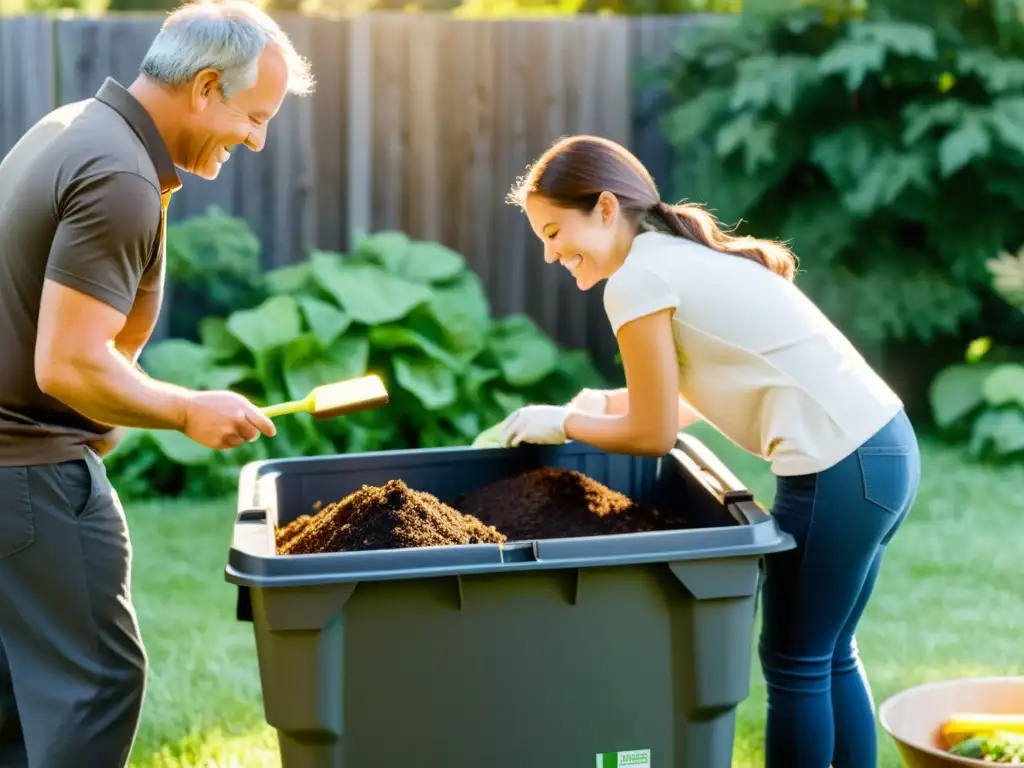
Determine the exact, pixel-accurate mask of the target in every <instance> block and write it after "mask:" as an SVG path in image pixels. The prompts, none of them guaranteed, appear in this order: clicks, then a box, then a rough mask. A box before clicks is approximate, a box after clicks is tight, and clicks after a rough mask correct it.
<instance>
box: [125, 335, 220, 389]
mask: <svg viewBox="0 0 1024 768" xmlns="http://www.w3.org/2000/svg"><path fill="white" fill-rule="evenodd" d="M140 362H141V364H142V368H143V369H144V370H145V371H146V372H147V373H149V375H150V376H152V377H153V378H154V379H157V380H159V381H166V382H168V383H169V384H177V385H178V386H181V387H188V388H189V389H200V388H202V387H203V386H204V377H205V376H206V374H207V372H208V371H209V369H210V368H212V367H213V354H212V353H211V351H210V350H209V349H207V348H206V347H203V346H200V345H199V344H196V343H195V342H194V341H188V340H186V339H165V340H163V341H159V342H157V343H156V344H153V345H152V346H150V347H149V348H148V349H146V351H145V352H144V353H143V355H142V359H141V361H140Z"/></svg>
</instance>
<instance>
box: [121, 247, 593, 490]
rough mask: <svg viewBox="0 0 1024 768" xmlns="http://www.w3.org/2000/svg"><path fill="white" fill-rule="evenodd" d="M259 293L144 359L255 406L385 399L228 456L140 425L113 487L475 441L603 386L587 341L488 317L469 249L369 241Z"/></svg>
mask: <svg viewBox="0 0 1024 768" xmlns="http://www.w3.org/2000/svg"><path fill="white" fill-rule="evenodd" d="M264 290H265V291H266V297H265V298H262V299H261V300H260V301H259V303H257V304H255V305H252V306H248V307H244V308H239V309H236V310H235V311H233V312H231V313H230V314H227V315H225V316H222V315H216V314H213V315H209V316H207V317H205V318H203V320H202V321H201V322H200V324H199V340H198V341H193V340H189V339H181V338H170V339H167V340H165V341H162V342H159V343H156V344H154V345H152V346H151V347H150V348H148V349H147V350H146V351H145V352H144V354H143V356H142V359H141V365H142V367H143V368H144V369H145V370H146V371H147V372H148V373H149V374H150V375H152V376H153V377H154V378H156V379H160V380H164V381H168V382H171V383H174V384H179V385H182V386H185V387H189V388H194V389H231V390H233V391H236V392H239V393H241V394H244V395H245V396H247V397H249V398H250V399H251V400H253V402H255V403H257V404H259V405H268V404H271V403H276V402H281V401H284V400H290V399H298V398H302V397H305V395H306V394H308V393H309V391H310V390H311V389H313V387H315V386H317V385H319V384H325V383H330V382H333V381H337V380H341V379H347V378H352V377H356V376H361V375H363V374H365V373H367V372H374V373H377V374H379V375H380V376H381V377H382V378H383V379H384V381H385V384H386V385H387V387H388V390H389V392H390V395H391V401H390V403H389V404H388V405H387V406H386V407H384V408H382V409H379V410H375V411H368V412H364V413H359V414H355V415H352V416H348V417H345V418H339V419H334V420H330V421H322V422H317V421H315V420H313V418H312V417H310V416H309V415H308V414H298V415H293V416H285V417H281V418H280V419H278V420H276V424H277V427H278V434H277V436H275V437H273V438H262V439H260V440H258V441H257V442H255V443H252V444H249V445H245V446H242V447H239V448H237V449H233V450H230V451H225V452H215V451H211V450H208V449H206V448H203V447H202V446H200V445H198V444H196V443H194V442H192V441H191V440H189V439H188V438H186V437H184V436H183V435H182V434H180V433H177V432H169V431H145V430H136V431H131V432H129V434H128V436H127V437H126V439H125V440H124V441H123V442H122V443H121V445H120V446H119V447H118V448H117V450H116V451H114V453H112V454H111V456H110V457H109V459H108V465H109V467H110V472H111V474H112V475H113V476H114V477H115V481H116V483H117V486H118V489H119V491H121V492H122V493H124V494H127V495H136V496H143V495H151V494H171V495H177V494H184V495H189V496H211V495H217V494H220V493H225V492H231V491H232V490H233V489H234V488H235V486H236V483H237V473H238V469H239V468H240V466H241V465H242V464H244V463H246V462H248V461H251V460H255V459H264V458H277V457H291V456H309V455H313V454H324V453H337V452H360V451H372V450H385V449H398V448H413V447H435V446H445V445H469V444H471V442H472V441H473V439H474V438H476V437H477V435H478V434H479V433H480V432H481V431H482V430H483V429H484V428H486V427H489V426H491V425H492V424H494V423H496V422H498V421H500V420H502V419H504V418H505V416H506V415H508V413H510V412H511V411H512V410H514V409H515V408H518V407H520V406H522V405H525V404H527V403H530V402H564V401H566V400H568V399H569V398H571V397H572V396H573V395H574V394H576V392H578V391H579V389H581V388H582V387H585V386H603V385H604V384H605V382H604V381H603V380H602V377H601V376H600V374H599V373H598V372H597V371H596V370H595V368H594V366H593V363H592V361H591V359H590V356H589V354H588V353H587V352H586V351H584V350H560V349H559V348H558V347H557V346H556V345H555V343H554V342H552V341H551V340H550V339H549V338H548V337H546V336H545V335H544V334H543V333H542V332H541V331H540V330H539V329H538V328H537V326H536V325H535V324H534V323H533V322H532V321H531V320H530V319H529V318H527V317H525V316H523V315H512V316H508V317H505V318H500V319H496V318H492V317H491V314H490V305H489V302H488V300H487V296H486V294H485V292H484V289H483V286H482V284H481V282H480V280H479V278H478V277H477V276H476V274H475V273H474V272H473V271H472V270H471V269H469V268H468V267H467V266H466V263H465V261H464V259H463V258H462V256H460V255H459V254H457V253H455V252H454V251H451V250H449V249H448V248H445V247H444V246H442V245H439V244H436V243H428V242H418V241H414V240H410V239H409V238H407V237H406V236H405V235H404V234H402V233H401V232H381V233H378V234H375V235H372V236H368V237H364V238H362V239H361V240H360V241H359V242H358V243H357V244H356V246H355V248H354V250H353V252H352V253H351V254H348V255H346V256H342V255H340V254H336V253H328V252H314V253H311V254H310V258H309V259H308V260H307V261H305V262H302V263H300V264H296V265H293V266H288V267H284V268H280V269H277V270H274V271H272V272H270V273H268V274H267V275H266V280H265V281H264Z"/></svg>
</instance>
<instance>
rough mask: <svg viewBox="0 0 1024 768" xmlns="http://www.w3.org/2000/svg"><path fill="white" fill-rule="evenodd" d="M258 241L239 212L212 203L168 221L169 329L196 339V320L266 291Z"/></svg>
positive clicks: (252, 299) (253, 299)
mask: <svg viewBox="0 0 1024 768" xmlns="http://www.w3.org/2000/svg"><path fill="white" fill-rule="evenodd" d="M260 250H261V249H260V241H259V239H258V238H257V237H256V235H255V234H254V233H253V231H252V230H251V229H250V228H249V225H248V223H247V222H246V221H245V219H243V218H239V217H237V216H229V215H227V214H226V213H224V211H222V210H221V209H220V208H219V207H217V206H215V205H212V206H210V207H209V208H208V209H207V211H206V213H205V214H204V215H203V216H194V217H192V218H188V219H185V220H184V221H180V222H177V223H175V224H171V225H170V226H168V227H167V278H168V281H169V283H170V284H171V286H172V287H171V290H172V291H173V296H174V300H173V301H172V302H171V316H170V328H169V332H170V335H172V336H177V337H182V338H187V339H192V340H197V336H196V330H197V328H198V324H199V321H200V320H202V318H203V317H205V316H207V315H211V314H218V315H223V314H227V313H228V312H230V311H231V310H232V308H234V307H239V306H248V305H250V304H255V303H257V302H258V301H259V300H260V299H263V298H265V297H266V290H265V287H264V277H263V273H262V269H261V267H260Z"/></svg>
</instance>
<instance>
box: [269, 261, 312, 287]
mask: <svg viewBox="0 0 1024 768" xmlns="http://www.w3.org/2000/svg"><path fill="white" fill-rule="evenodd" d="M312 281H313V266H312V264H310V263H309V261H300V262H299V263H297V264H288V265H286V266H283V267H277V268H276V269H272V270H270V271H269V272H267V274H266V275H265V277H264V283H265V284H266V286H267V291H268V292H269V293H270V294H272V295H275V296H278V295H293V296H295V295H299V294H301V293H302V292H303V291H305V290H307V289H308V288H309V286H310V285H311V284H312Z"/></svg>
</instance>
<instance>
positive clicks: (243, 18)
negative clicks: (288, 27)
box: [140, 0, 314, 99]
mask: <svg viewBox="0 0 1024 768" xmlns="http://www.w3.org/2000/svg"><path fill="white" fill-rule="evenodd" d="M268 45H270V46H273V47H274V48H276V49H277V50H278V51H280V53H281V55H282V56H283V57H284V60H285V63H286V64H287V66H288V92H289V93H294V94H298V95H302V96H304V95H306V94H308V93H310V92H311V91H312V90H313V84H314V83H313V75H312V73H311V71H310V66H309V62H308V61H307V60H306V59H305V58H303V57H302V56H300V55H299V54H298V52H297V51H296V50H295V47H294V46H293V45H292V43H291V40H289V39H288V35H286V34H285V33H284V32H283V31H282V29H281V27H280V26H278V24H277V22H275V21H274V20H273V19H272V18H270V16H268V15H267V14H266V13H264V12H263V11H261V10H260V9H259V8H257V7H256V6H255V5H253V4H252V3H250V2H247V0H197V2H192V3H188V4H187V5H183V6H181V7H180V8H178V9H177V10H175V11H172V12H171V13H170V14H168V16H167V18H166V19H165V20H164V23H163V26H162V27H161V28H160V32H159V33H158V34H157V36H156V39H154V40H153V44H152V45H151V46H150V47H149V51H148V52H147V53H146V56H145V58H144V59H143V60H142V66H141V67H140V72H141V73H142V74H143V75H145V76H146V77H148V78H149V79H151V80H154V81H156V82H158V83H162V84H163V85H168V86H171V87H179V86H182V85H185V84H186V83H189V82H191V81H192V80H193V79H194V78H195V77H196V75H198V74H199V73H200V72H201V71H202V70H204V69H215V70H217V71H218V72H220V77H221V93H222V94H223V96H224V98H225V99H230V98H231V97H232V96H234V95H235V94H236V93H238V92H239V91H244V90H245V89H247V88H251V87H252V86H253V85H255V84H256V76H257V60H258V59H259V57H260V55H261V54H262V53H263V50H264V49H265V48H266V47H267V46H268Z"/></svg>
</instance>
